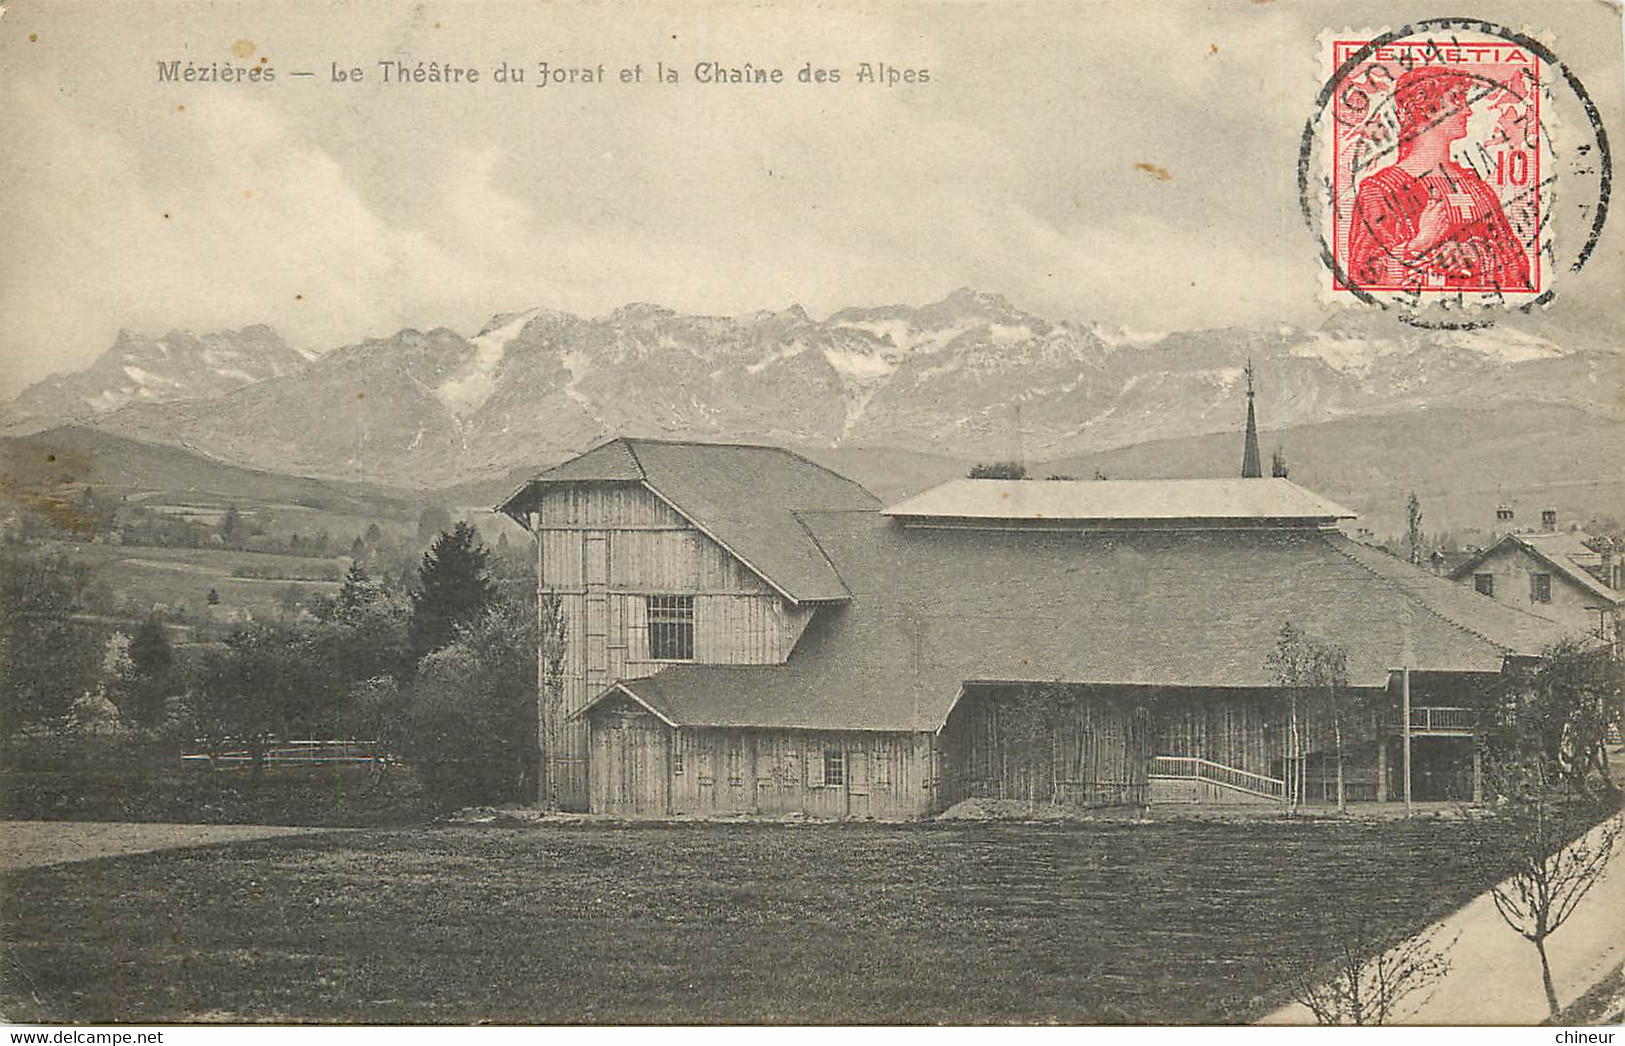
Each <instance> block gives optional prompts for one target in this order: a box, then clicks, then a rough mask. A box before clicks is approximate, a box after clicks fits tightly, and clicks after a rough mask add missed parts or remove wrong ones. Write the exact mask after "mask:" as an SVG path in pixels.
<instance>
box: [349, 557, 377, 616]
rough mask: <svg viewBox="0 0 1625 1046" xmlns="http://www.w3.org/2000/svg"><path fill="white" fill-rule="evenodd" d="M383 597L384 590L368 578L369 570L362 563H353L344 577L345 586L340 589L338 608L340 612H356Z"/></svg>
mask: <svg viewBox="0 0 1625 1046" xmlns="http://www.w3.org/2000/svg"><path fill="white" fill-rule="evenodd" d="M382 595H383V588H382V587H381V586H380V585H379V584H378V582H376V581H374V580H373V579H372V578H371V577H369V576H368V574H367V569H366V568H365V567H363V566H362V565H361V564H360V563H351V564H350V569H349V571H348V572H347V573H345V575H344V584H343V585H341V586H340V587H339V599H338V606H339V609H340V610H346V611H348V610H355V609H357V608H359V607H362V606H365V605H366V604H368V603H371V602H372V601H373V600H375V599H378V598H379V597H381V596H382Z"/></svg>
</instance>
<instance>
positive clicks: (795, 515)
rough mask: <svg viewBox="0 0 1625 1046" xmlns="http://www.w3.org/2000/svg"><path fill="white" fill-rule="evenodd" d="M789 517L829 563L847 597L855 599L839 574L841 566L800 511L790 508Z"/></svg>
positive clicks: (844, 578)
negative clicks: (830, 554) (831, 556)
mask: <svg viewBox="0 0 1625 1046" xmlns="http://www.w3.org/2000/svg"><path fill="white" fill-rule="evenodd" d="M846 511H849V512H861V511H869V510H864V509H847V510H846ZM790 518H791V519H793V520H795V521H796V526H798V527H800V528H801V530H802V533H804V534H806V535H807V540H809V541H811V542H812V543H813V548H816V549H817V550H818V554H819V555H820V556H823V557H824V562H825V563H828V564H829V569H830V571H831V572H832V573H833V574H834V575H835V580H836V581H839V582H840V583H841V587H842V588H843V589H845V590H846V596H847V598H848V599H856V598H857V596H855V595H853V593H852V586H851V585H849V584H847V583H846V577H845V576H844V575H842V574H841V568H840V567H838V566H836V564H835V560H833V559H831V558H830V556H829V552H828V550H826V549H825V548H824V543H823V542H822V541H819V540H818V535H817V534H814V533H813V529H812V528H811V527H809V526H808V525H807V521H806V520H804V519H802V518H801V512H800V511H799V510H797V509H791V510H790Z"/></svg>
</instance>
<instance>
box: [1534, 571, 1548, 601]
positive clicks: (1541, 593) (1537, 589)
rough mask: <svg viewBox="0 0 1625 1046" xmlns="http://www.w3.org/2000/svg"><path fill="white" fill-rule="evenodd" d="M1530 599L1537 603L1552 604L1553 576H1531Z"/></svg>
mask: <svg viewBox="0 0 1625 1046" xmlns="http://www.w3.org/2000/svg"><path fill="white" fill-rule="evenodd" d="M1529 599H1530V601H1531V602H1535V603H1550V602H1551V601H1552V575H1550V574H1530V575H1529Z"/></svg>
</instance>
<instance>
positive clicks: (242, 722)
mask: <svg viewBox="0 0 1625 1046" xmlns="http://www.w3.org/2000/svg"><path fill="white" fill-rule="evenodd" d="M311 640H312V636H311V634H310V632H309V631H308V630H305V629H302V628H288V627H277V626H268V625H257V626H253V627H250V628H245V629H240V630H238V631H237V632H234V633H233V634H232V635H231V636H229V637H228V638H227V639H226V641H225V643H224V644H223V645H222V646H221V647H220V648H218V649H216V650H213V651H211V652H209V653H208V654H206V655H204V657H203V660H202V664H201V665H200V667H199V670H198V672H197V675H196V678H195V680H194V682H193V685H192V686H191V687H190V688H189V690H188V693H187V719H188V725H189V727H190V729H191V732H192V734H193V736H194V737H195V738H196V739H198V740H199V741H201V742H202V743H203V744H204V745H205V746H206V747H207V749H208V750H209V751H210V752H211V753H213V754H218V753H219V752H220V751H224V750H226V749H228V748H232V747H243V748H246V749H247V750H248V752H249V754H250V755H251V757H252V758H253V768H254V772H255V774H256V775H258V773H259V772H260V770H261V769H262V768H263V763H264V757H265V752H266V749H267V748H269V747H270V745H271V743H272V741H273V740H274V739H277V738H281V739H289V738H293V737H296V736H300V735H321V734H325V733H327V732H328V731H329V730H330V729H331V728H332V727H333V725H334V723H335V721H336V720H337V718H338V716H339V711H340V708H339V706H340V693H341V683H340V681H338V680H335V679H333V678H332V677H331V676H330V675H329V674H328V672H327V671H326V670H325V666H323V664H322V663H321V661H320V659H319V658H317V657H315V656H313V645H312V642H311Z"/></svg>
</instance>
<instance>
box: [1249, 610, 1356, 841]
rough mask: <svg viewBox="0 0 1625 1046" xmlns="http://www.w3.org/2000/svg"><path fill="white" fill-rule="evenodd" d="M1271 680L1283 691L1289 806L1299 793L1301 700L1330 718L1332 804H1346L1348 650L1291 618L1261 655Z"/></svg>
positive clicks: (1342, 806) (1293, 806)
mask: <svg viewBox="0 0 1625 1046" xmlns="http://www.w3.org/2000/svg"><path fill="white" fill-rule="evenodd" d="M1265 667H1267V668H1268V669H1269V670H1270V674H1271V675H1272V676H1274V678H1275V681H1276V683H1277V684H1278V685H1279V686H1282V687H1284V688H1285V689H1286V691H1287V714H1288V731H1287V738H1288V744H1289V746H1290V751H1291V755H1290V759H1289V762H1288V766H1289V772H1288V773H1287V775H1286V776H1287V778H1288V785H1287V798H1288V805H1289V808H1291V809H1296V807H1297V805H1298V804H1299V803H1300V802H1302V800H1303V798H1304V796H1303V791H1304V787H1303V785H1304V782H1303V774H1304V769H1303V768H1304V751H1303V731H1302V728H1301V724H1300V718H1301V716H1302V715H1304V714H1305V712H1306V709H1305V708H1304V707H1303V706H1304V705H1305V704H1309V703H1312V704H1313V705H1315V706H1316V707H1318V708H1319V709H1321V710H1323V711H1324V712H1325V713H1326V714H1327V715H1328V716H1329V718H1330V722H1331V728H1332V748H1333V756H1334V758H1335V759H1336V761H1337V809H1338V810H1339V811H1345V810H1347V809H1348V793H1347V791H1346V789H1345V786H1344V761H1343V726H1344V720H1345V718H1347V715H1348V713H1349V709H1348V708H1347V707H1346V706H1347V705H1348V700H1347V695H1348V652H1347V651H1345V650H1344V649H1343V648H1342V647H1341V646H1339V645H1338V644H1336V643H1331V642H1327V641H1325V640H1321V639H1317V638H1316V637H1314V636H1310V635H1307V634H1306V633H1305V632H1304V631H1303V630H1302V629H1301V628H1299V627H1298V626H1297V625H1295V624H1293V623H1292V622H1291V621H1288V622H1286V623H1284V624H1283V625H1282V626H1281V631H1280V632H1279V634H1278V635H1277V636H1276V643H1275V649H1274V650H1273V651H1271V652H1270V655H1269V657H1268V658H1266V660H1265Z"/></svg>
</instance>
